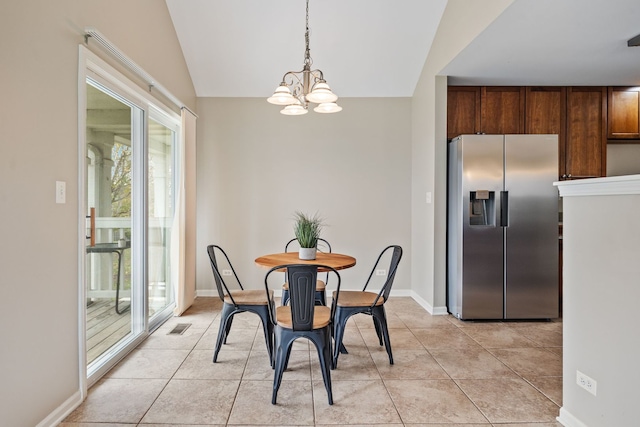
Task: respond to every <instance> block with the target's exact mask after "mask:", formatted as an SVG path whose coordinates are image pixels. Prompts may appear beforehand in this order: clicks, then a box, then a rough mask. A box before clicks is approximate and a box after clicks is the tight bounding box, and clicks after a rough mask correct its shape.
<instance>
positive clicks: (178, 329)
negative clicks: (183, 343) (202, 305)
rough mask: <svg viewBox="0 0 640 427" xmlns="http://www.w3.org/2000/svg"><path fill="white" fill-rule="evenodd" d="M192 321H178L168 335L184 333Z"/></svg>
mask: <svg viewBox="0 0 640 427" xmlns="http://www.w3.org/2000/svg"><path fill="white" fill-rule="evenodd" d="M189 326H191V323H178V324H177V325H176V326H175V327H174V328H173V329H172V330H171V331H169V333H168V334H167V335H182V334H183V333H184V331H186V330H187V328H188V327H189Z"/></svg>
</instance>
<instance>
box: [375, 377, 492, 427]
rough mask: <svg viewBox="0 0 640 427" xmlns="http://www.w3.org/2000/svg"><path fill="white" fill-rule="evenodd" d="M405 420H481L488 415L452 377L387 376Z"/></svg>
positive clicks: (442, 421) (454, 421)
mask: <svg viewBox="0 0 640 427" xmlns="http://www.w3.org/2000/svg"><path fill="white" fill-rule="evenodd" d="M385 385H386V386H387V390H389V394H390V395H391V398H392V399H393V402H394V404H395V406H396V408H398V412H399V413H400V416H401V417H402V421H403V422H405V423H482V422H486V421H487V419H486V418H485V417H484V416H483V415H482V413H481V412H480V411H479V410H478V409H477V408H476V407H475V406H474V405H473V403H472V402H471V401H470V400H469V398H467V396H465V395H464V393H462V391H460V388H458V386H457V385H456V384H455V383H454V382H453V381H452V380H414V381H407V380H385Z"/></svg>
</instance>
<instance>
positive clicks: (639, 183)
mask: <svg viewBox="0 0 640 427" xmlns="http://www.w3.org/2000/svg"><path fill="white" fill-rule="evenodd" d="M553 185H555V186H556V187H558V191H559V192H560V197H573V196H620V195H625V194H640V175H623V176H609V177H605V178H589V179H574V180H568V181H556V182H554V183H553Z"/></svg>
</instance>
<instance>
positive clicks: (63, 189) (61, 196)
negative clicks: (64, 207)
mask: <svg viewBox="0 0 640 427" xmlns="http://www.w3.org/2000/svg"><path fill="white" fill-rule="evenodd" d="M66 202H67V183H66V182H64V181H56V203H66Z"/></svg>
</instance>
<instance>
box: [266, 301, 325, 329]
mask: <svg viewBox="0 0 640 427" xmlns="http://www.w3.org/2000/svg"><path fill="white" fill-rule="evenodd" d="M330 322H331V309H330V308H329V307H325V306H323V305H317V306H316V307H315V308H314V310H313V329H320V328H324V327H325V326H327V325H329V323H330ZM276 323H277V324H278V325H279V326H282V327H283V328H287V329H293V321H292V320H291V306H288V305H282V306H280V307H276Z"/></svg>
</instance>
